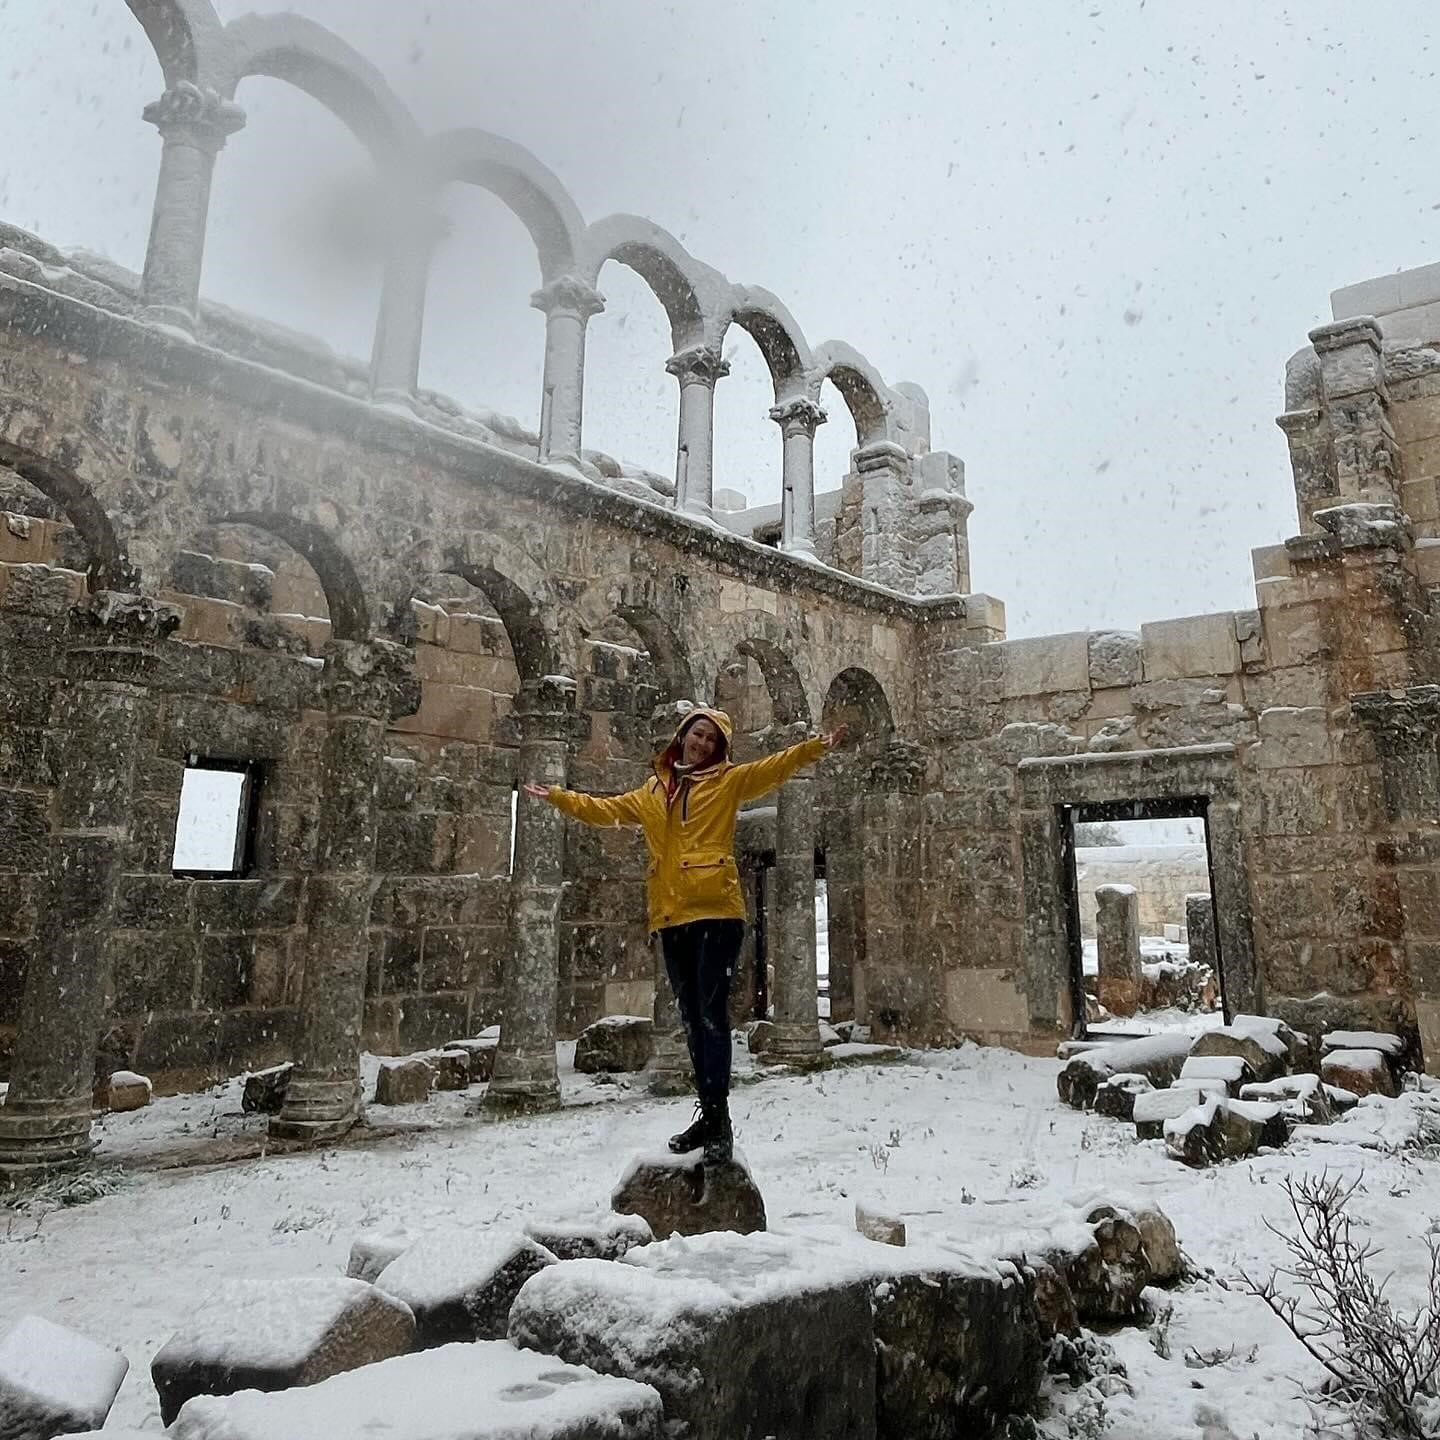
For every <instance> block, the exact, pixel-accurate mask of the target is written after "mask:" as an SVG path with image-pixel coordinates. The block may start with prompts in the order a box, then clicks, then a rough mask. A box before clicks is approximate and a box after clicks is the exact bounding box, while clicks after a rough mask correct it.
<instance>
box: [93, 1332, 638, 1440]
mask: <svg viewBox="0 0 1440 1440" xmlns="http://www.w3.org/2000/svg"><path fill="white" fill-rule="evenodd" d="M664 1418H665V1417H664V1409H663V1406H662V1404H661V1401H660V1396H659V1395H658V1394H657V1393H656V1392H655V1391H654V1390H653V1389H651V1388H650V1387H648V1386H645V1385H640V1384H637V1383H635V1382H634V1381H632V1380H624V1379H617V1378H615V1377H613V1376H609V1375H597V1374H595V1373H594V1372H593V1371H589V1370H582V1369H580V1368H578V1367H576V1366H573V1365H567V1364H565V1363H564V1361H562V1360H557V1359H556V1358H555V1357H554V1356H553V1355H544V1354H537V1353H536V1352H535V1351H533V1350H520V1349H517V1348H516V1347H515V1346H513V1345H511V1344H509V1343H508V1342H507V1341H504V1340H481V1341H477V1342H475V1343H473V1344H457V1345H445V1346H442V1347H440V1348H439V1349H436V1350H425V1351H421V1352H419V1353H418V1354H414V1355H401V1356H397V1357H396V1358H394V1359H390V1360H381V1361H380V1362H378V1363H377V1364H374V1365H367V1366H365V1367H364V1368H363V1369H361V1370H351V1371H349V1372H348V1373H346V1374H344V1375H336V1376H334V1377H332V1378H331V1379H329V1380H323V1381H321V1382H320V1383H319V1384H318V1385H310V1386H307V1387H305V1388H304V1389H299V1390H285V1391H281V1392H279V1393H276V1394H268V1395H267V1394H257V1393H255V1392H254V1391H246V1392H244V1393H243V1394H239V1395H228V1396H225V1397H223V1398H222V1397H212V1396H201V1397H199V1398H198V1399H195V1400H192V1401H190V1403H189V1404H188V1405H186V1406H185V1408H184V1409H183V1410H182V1411H181V1412H180V1418H179V1419H178V1420H177V1421H176V1422H175V1426H174V1428H173V1429H172V1430H169V1431H167V1432H166V1434H167V1436H169V1440H218V1437H220V1436H224V1437H225V1440H322V1437H323V1440H363V1437H365V1436H371V1435H374V1436H381V1435H383V1436H387V1437H390V1440H661V1437H662V1436H663V1435H664V1434H665V1430H664ZM107 1434H108V1432H107Z"/></svg>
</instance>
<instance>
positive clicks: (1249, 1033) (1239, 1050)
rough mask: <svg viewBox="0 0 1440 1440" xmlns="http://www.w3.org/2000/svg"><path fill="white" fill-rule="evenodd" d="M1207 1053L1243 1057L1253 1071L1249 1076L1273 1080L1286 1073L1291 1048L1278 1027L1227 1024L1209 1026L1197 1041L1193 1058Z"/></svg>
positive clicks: (1195, 1058)
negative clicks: (1280, 1034)
mask: <svg viewBox="0 0 1440 1440" xmlns="http://www.w3.org/2000/svg"><path fill="white" fill-rule="evenodd" d="M1205 1057H1224V1058H1227V1059H1237V1060H1241V1061H1243V1062H1244V1063H1245V1066H1246V1067H1247V1068H1248V1070H1249V1071H1250V1074H1249V1076H1248V1077H1247V1078H1249V1079H1251V1080H1273V1079H1274V1078H1275V1077H1276V1076H1277V1075H1280V1074H1283V1073H1284V1070H1285V1066H1286V1063H1287V1062H1288V1060H1289V1058H1290V1052H1289V1049H1288V1048H1287V1046H1286V1044H1285V1042H1284V1041H1283V1040H1282V1039H1281V1038H1280V1036H1279V1034H1278V1033H1276V1032H1275V1031H1265V1030H1259V1029H1254V1028H1248V1027H1241V1026H1238V1025H1228V1026H1220V1027H1217V1028H1216V1029H1214V1030H1207V1031H1206V1032H1205V1033H1204V1034H1203V1035H1201V1036H1200V1038H1199V1039H1198V1040H1197V1041H1196V1042H1195V1048H1194V1049H1193V1050H1191V1052H1190V1060H1191V1061H1194V1060H1198V1059H1202V1058H1205ZM1187 1063H1188V1062H1187ZM1182 1073H1183V1072H1182Z"/></svg>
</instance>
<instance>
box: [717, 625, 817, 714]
mask: <svg viewBox="0 0 1440 1440" xmlns="http://www.w3.org/2000/svg"><path fill="white" fill-rule="evenodd" d="M740 618H741V621H742V631H741V638H740V639H738V640H737V641H736V642H735V643H734V644H733V645H732V646H731V647H730V649H729V650H728V651H727V652H725V654H724V655H723V657H722V659H721V661H720V665H719V666H718V667H717V681H716V685H715V688H714V691H713V692H712V693H714V695H715V697H716V702H717V703H719V698H720V694H721V691H722V690H723V686H722V685H721V684H720V683H719V673H720V672H721V671H723V669H724V666H725V665H726V664H727V663H728V660H729V657H730V656H732V655H738V656H740V657H741V658H742V659H744V660H753V661H754V662H755V665H756V666H757V667H758V669H759V671H760V674H761V676H762V678H763V679H764V681H765V690H766V693H767V694H768V695H769V697H770V705H771V709H772V710H773V712H774V721H775V723H776V724H777V725H795V724H801V725H809V724H810V723H811V714H812V709H811V705H810V700H809V697H808V696H807V694H806V691H805V682H804V681H803V680H802V679H801V677H800V671H799V668H798V667H797V666H796V664H795V661H794V660H793V659H792V658H791V656H792V655H793V654H794V653H795V652H796V651H797V650H798V648H799V647H798V645H797V644H796V643H795V637H793V636H791V635H790V634H788V633H787V631H786V630H785V627H784V626H783V625H781V624H780V623H779V622H778V621H777V620H776V619H775V617H774V616H772V615H765V614H758V615H745V616H742V617H740Z"/></svg>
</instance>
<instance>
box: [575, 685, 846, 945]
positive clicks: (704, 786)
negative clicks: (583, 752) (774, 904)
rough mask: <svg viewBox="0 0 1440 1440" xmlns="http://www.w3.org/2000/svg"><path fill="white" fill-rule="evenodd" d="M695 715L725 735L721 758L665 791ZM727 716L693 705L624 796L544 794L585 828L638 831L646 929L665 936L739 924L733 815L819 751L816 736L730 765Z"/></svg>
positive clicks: (740, 902)
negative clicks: (677, 929)
mask: <svg viewBox="0 0 1440 1440" xmlns="http://www.w3.org/2000/svg"><path fill="white" fill-rule="evenodd" d="M701 716H704V717H705V718H706V719H707V720H711V721H713V722H714V724H715V725H716V726H717V727H718V728H719V730H720V733H721V734H722V735H723V736H724V737H725V754H724V756H722V757H721V759H719V760H717V761H716V762H715V763H714V764H713V765H710V766H708V767H707V768H706V769H704V770H695V771H692V772H691V773H690V774H689V775H685V776H682V777H680V779H679V781H678V783H677V784H676V785H675V786H674V787H673V789H672V786H671V779H672V776H673V775H674V766H675V762H676V761H677V760H678V759H679V757H680V740H681V736H682V735H683V734H684V733H685V730H686V727H687V726H689V725H691V724H693V723H694V721H696V720H698V719H699V718H700V717H701ZM732 733H733V729H732V726H731V724H730V717H729V716H728V715H727V714H726V713H725V712H724V711H723V710H709V709H706V708H704V707H697V708H696V709H694V710H691V711H689V712H688V713H687V714H686V716H685V718H684V719H683V720H682V721H681V722H680V726H679V728H678V729H677V730H676V732H675V735H674V738H673V739H672V740H671V741H670V744H669V745H668V746H667V747H666V749H665V751H664V752H663V753H662V754H661V755H660V756H659V758H658V759H657V760H656V761H655V774H654V775H653V776H651V778H650V779H649V780H647V781H646V782H645V784H643V785H641V786H640V787H639V788H638V789H635V790H628V791H626V793H625V794H623V795H614V796H600V795H585V794H582V793H580V792H579V791H575V790H561V789H560V788H558V787H556V788H555V789H552V790H551V791H550V797H549V798H550V803H551V804H552V805H553V806H555V808H556V809H557V810H562V811H564V813H565V814H566V815H570V816H573V817H574V818H575V819H576V820H583V821H584V822H585V823H586V824H587V825H638V826H639V827H640V828H641V829H642V830H643V831H644V832H645V844H646V846H647V848H648V849H649V851H650V868H649V871H648V873H647V877H646V883H645V890H646V898H647V901H648V905H649V911H650V929H651V930H652V931H655V930H663V929H665V928H666V927H668V926H671V925H685V924H688V923H689V922H690V921H692V920H743V919H744V918H745V897H744V896H743V895H742V894H741V893H740V873H739V870H738V869H737V867H736V864H735V817H736V815H737V814H738V813H739V811H740V807H741V805H743V804H744V803H745V802H746V801H747V800H755V799H758V798H759V797H760V796H761V795H763V794H765V792H766V791H767V790H773V789H775V788H776V786H778V785H783V784H784V783H785V782H786V781H787V780H788V779H789V778H790V777H791V776H792V775H793V774H795V772H796V771H797V770H803V769H804V768H805V766H807V765H813V764H814V763H815V762H816V761H817V760H818V759H819V758H820V757H821V756H822V755H823V754H824V753H825V742H824V741H823V740H822V739H820V738H819V737H818V736H817V737H816V738H815V739H813V740H804V741H802V742H801V743H800V744H799V745H792V746H791V747H790V748H789V749H788V750H781V751H780V752H779V753H778V754H775V755H766V756H765V757H764V758H763V759H760V760H753V761H751V762H750V763H749V764H748V765H732V764H731V763H730V759H729V754H730V740H731V735H732Z"/></svg>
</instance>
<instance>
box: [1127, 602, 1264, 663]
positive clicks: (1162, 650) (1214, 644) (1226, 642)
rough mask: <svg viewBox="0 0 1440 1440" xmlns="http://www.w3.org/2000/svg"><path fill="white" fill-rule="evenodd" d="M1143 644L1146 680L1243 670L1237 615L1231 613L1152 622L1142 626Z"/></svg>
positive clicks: (1141, 637)
mask: <svg viewBox="0 0 1440 1440" xmlns="http://www.w3.org/2000/svg"><path fill="white" fill-rule="evenodd" d="M1140 643H1141V645H1142V647H1143V649H1144V657H1145V660H1144V663H1145V679H1146V680H1178V679H1184V678H1185V677H1187V676H1191V675H1230V674H1233V673H1234V672H1235V671H1237V670H1238V669H1239V668H1240V642H1239V641H1238V640H1237V639H1236V638H1235V616H1234V614H1233V613H1232V612H1229V611H1227V612H1225V613H1224V614H1220V615H1191V616H1186V617H1185V618H1183V619H1179V620H1157V621H1152V622H1151V623H1149V624H1147V625H1142V626H1141V627H1140Z"/></svg>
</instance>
